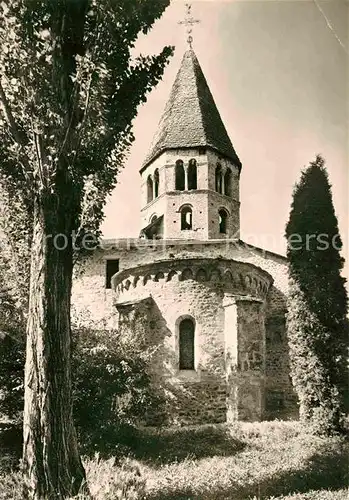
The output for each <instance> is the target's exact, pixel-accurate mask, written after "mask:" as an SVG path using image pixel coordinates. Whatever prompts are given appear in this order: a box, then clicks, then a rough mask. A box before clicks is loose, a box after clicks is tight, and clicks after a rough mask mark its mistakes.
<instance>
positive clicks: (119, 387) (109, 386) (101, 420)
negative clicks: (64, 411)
mask: <svg viewBox="0 0 349 500" xmlns="http://www.w3.org/2000/svg"><path fill="white" fill-rule="evenodd" d="M151 357H152V352H151V351H150V350H148V351H139V350H138V349H137V347H136V346H135V345H133V344H132V342H131V343H130V342H129V341H128V340H127V339H126V340H125V339H121V338H120V336H119V335H118V333H117V332H116V331H107V330H104V331H98V332H96V331H93V330H91V329H80V330H79V331H77V332H75V343H74V349H73V358H72V361H73V397H74V417H75V423H76V426H77V429H78V433H79V434H80V441H81V442H82V443H83V445H84V448H85V451H87V450H88V451H91V448H92V449H98V450H100V451H108V450H113V451H115V447H117V446H118V447H119V448H121V450H122V448H123V447H124V446H127V447H128V446H132V444H133V440H134V439H135V434H134V432H133V426H135V425H136V424H137V423H139V422H140V421H141V420H142V418H143V416H144V409H145V408H147V410H149V411H151V410H152V409H153V410H155V409H156V408H157V407H158V406H161V404H162V399H161V397H160V396H159V393H158V391H157V390H156V388H155V387H154V384H153V383H152V379H151V377H150V375H149V373H148V366H149V363H150V360H151Z"/></svg>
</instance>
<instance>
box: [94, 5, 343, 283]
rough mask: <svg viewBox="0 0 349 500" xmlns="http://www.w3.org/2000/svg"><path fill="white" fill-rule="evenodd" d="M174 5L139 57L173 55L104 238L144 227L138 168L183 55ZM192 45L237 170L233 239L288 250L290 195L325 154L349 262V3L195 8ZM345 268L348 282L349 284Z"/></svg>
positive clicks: (138, 124)
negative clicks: (237, 229) (237, 225)
mask: <svg viewBox="0 0 349 500" xmlns="http://www.w3.org/2000/svg"><path fill="white" fill-rule="evenodd" d="M185 11H186V9H185V5H184V1H182V0H174V1H172V3H171V5H170V6H169V7H168V8H167V10H166V11H165V12H164V14H163V16H162V18H161V19H160V20H158V21H157V22H156V23H155V24H154V27H153V29H152V30H151V32H150V33H149V34H148V35H146V36H145V35H141V36H140V37H139V39H138V42H137V44H136V48H135V54H137V53H142V54H144V55H146V54H156V53H158V52H159V51H160V50H161V48H162V47H163V46H165V45H174V46H175V55H174V56H173V57H172V58H171V61H170V64H169V65H168V66H167V68H166V70H165V74H164V77H163V79H162V81H161V82H160V83H159V84H158V86H157V87H156V89H154V90H153V91H152V92H151V94H149V96H148V100H147V102H146V103H145V104H144V105H142V106H141V107H140V108H139V113H138V115H137V118H136V119H135V120H134V134H135V138H136V139H135V142H134V144H133V146H132V148H131V151H130V155H129V158H128V160H127V162H126V163H125V167H124V169H123V170H122V171H121V172H120V174H119V176H118V184H117V186H116V188H115V191H114V193H113V195H112V196H111V197H110V199H109V200H108V202H107V205H106V209H105V221H104V223H103V226H102V231H103V235H104V236H105V237H106V238H122V237H125V238H128V237H137V236H138V235H139V231H140V229H141V228H140V208H141V205H140V175H139V169H140V167H141V165H142V162H143V160H144V158H145V156H146V153H147V151H148V149H149V146H150V143H151V140H152V138H153V135H154V134H155V131H156V129H157V125H158V122H159V120H160V117H161V114H162V112H163V109H164V107H165V104H166V101H167V99H168V97H169V93H170V90H171V87H172V84H173V82H174V79H175V76H176V73H177V71H178V69H179V66H180V62H181V59H182V57H183V54H184V52H185V50H186V49H187V43H186V39H187V34H186V32H185V28H184V27H183V26H181V25H179V24H178V21H180V20H182V19H183V18H184V17H185ZM192 14H193V16H194V17H195V18H197V19H199V20H200V21H201V22H200V24H198V25H197V26H196V27H195V28H194V32H193V37H194V42H193V48H194V50H195V53H196V55H197V57H198V59H199V62H200V64H201V67H202V69H203V72H204V74H205V76H206V79H207V81H208V84H209V87H210V89H211V92H212V94H213V97H214V99H215V102H216V104H217V107H218V110H219V112H220V114H221V117H222V119H223V122H224V124H225V126H226V129H227V131H228V134H229V136H230V138H231V140H232V143H233V145H234V148H235V150H236V152H237V154H238V156H239V158H240V160H241V162H242V165H243V167H242V172H241V182H240V190H241V191H240V201H241V238H242V239H243V240H244V241H247V242H250V243H252V244H255V245H256V246H260V247H263V248H266V249H269V250H272V251H274V252H277V253H282V254H284V253H285V250H286V241H285V238H284V231H285V225H286V222H287V220H288V216H289V212H290V204H291V200H292V190H293V187H294V185H295V183H296V182H297V181H298V180H299V178H300V173H301V171H302V169H303V168H304V167H305V166H307V165H308V164H309V162H310V161H312V160H314V159H315V156H316V154H318V153H320V154H321V155H323V157H324V158H325V161H326V166H327V169H328V173H329V179H330V182H331V185H332V193H333V200H334V206H335V211H336V214H337V217H338V221H339V228H340V233H341V236H342V239H343V242H344V251H343V256H344V257H345V258H348V259H349V255H348V245H349V241H348V229H349V215H348V214H349V202H348V198H349V179H348V178H349V55H348V54H349V33H348V32H349V2H348V1H347V0H292V1H289V0H260V1H252V0H224V1H223V0H211V1H210V0H197V1H195V0H194V1H192ZM348 274H349V266H348V263H347V264H346V267H345V269H344V275H345V276H346V277H347V278H349V276H348Z"/></svg>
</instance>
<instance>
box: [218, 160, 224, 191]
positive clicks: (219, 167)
mask: <svg viewBox="0 0 349 500" xmlns="http://www.w3.org/2000/svg"><path fill="white" fill-rule="evenodd" d="M222 190H223V174H222V167H221V166H220V164H219V163H218V165H217V167H216V191H217V193H221V194H222Z"/></svg>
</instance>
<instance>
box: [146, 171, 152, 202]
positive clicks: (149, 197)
mask: <svg viewBox="0 0 349 500" xmlns="http://www.w3.org/2000/svg"><path fill="white" fill-rule="evenodd" d="M152 200H153V179H152V178H151V175H149V176H148V179H147V203H150V202H151V201H152Z"/></svg>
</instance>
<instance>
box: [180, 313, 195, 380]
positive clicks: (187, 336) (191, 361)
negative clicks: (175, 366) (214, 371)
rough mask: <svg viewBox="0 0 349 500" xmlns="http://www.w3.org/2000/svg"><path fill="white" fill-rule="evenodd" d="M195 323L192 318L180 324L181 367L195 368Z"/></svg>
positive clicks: (185, 368)
mask: <svg viewBox="0 0 349 500" xmlns="http://www.w3.org/2000/svg"><path fill="white" fill-rule="evenodd" d="M194 350H195V325H194V321H193V320H192V319H190V318H185V319H183V320H182V321H181V322H180V324H179V369H180V370H194V369H195V354H194Z"/></svg>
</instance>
